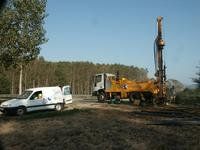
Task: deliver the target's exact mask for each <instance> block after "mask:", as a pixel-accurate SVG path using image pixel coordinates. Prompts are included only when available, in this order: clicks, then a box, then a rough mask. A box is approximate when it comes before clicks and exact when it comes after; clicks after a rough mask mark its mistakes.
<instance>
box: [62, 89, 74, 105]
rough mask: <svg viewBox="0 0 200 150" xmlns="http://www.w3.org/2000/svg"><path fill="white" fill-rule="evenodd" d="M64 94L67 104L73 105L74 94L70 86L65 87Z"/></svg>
mask: <svg viewBox="0 0 200 150" xmlns="http://www.w3.org/2000/svg"><path fill="white" fill-rule="evenodd" d="M62 94H63V99H64V102H65V104H68V103H72V92H71V87H70V86H63V88H62Z"/></svg>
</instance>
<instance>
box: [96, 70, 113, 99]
mask: <svg viewBox="0 0 200 150" xmlns="http://www.w3.org/2000/svg"><path fill="white" fill-rule="evenodd" d="M115 78H116V77H115V75H114V74H110V73H100V74H96V75H95V76H94V85H93V92H92V95H93V96H97V95H98V94H99V92H101V91H104V90H106V89H108V88H110V86H111V82H110V79H115Z"/></svg>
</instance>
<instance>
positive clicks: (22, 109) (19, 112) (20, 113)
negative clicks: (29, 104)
mask: <svg viewBox="0 0 200 150" xmlns="http://www.w3.org/2000/svg"><path fill="white" fill-rule="evenodd" d="M25 113H26V109H25V108H24V107H19V108H17V115H18V116H22V115H24V114H25Z"/></svg>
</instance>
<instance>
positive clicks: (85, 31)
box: [40, 0, 200, 84]
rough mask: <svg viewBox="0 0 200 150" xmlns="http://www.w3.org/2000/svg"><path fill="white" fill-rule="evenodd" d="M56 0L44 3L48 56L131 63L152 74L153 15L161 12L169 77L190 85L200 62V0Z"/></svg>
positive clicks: (154, 35) (56, 58) (61, 59)
mask: <svg viewBox="0 0 200 150" xmlns="http://www.w3.org/2000/svg"><path fill="white" fill-rule="evenodd" d="M58 1H59V2H58ZM58 1H55V0H48V3H47V13H48V14H49V15H48V17H47V18H46V20H45V29H46V31H47V34H46V36H47V38H48V39H49V41H48V42H47V43H46V44H44V45H42V50H41V54H40V55H41V56H44V58H45V59H46V60H49V61H90V62H93V63H106V64H107V63H109V64H114V63H118V64H124V65H133V66H137V67H143V68H147V69H148V70H149V74H148V76H149V77H153V76H154V72H155V71H154V57H153V42H154V39H155V37H156V34H157V27H156V18H157V16H163V17H164V20H163V38H164V40H165V41H166V46H165V48H164V55H165V62H166V65H167V78H173V79H177V80H179V81H181V82H182V83H184V84H192V81H191V78H192V77H195V73H196V72H197V68H196V67H195V66H197V65H198V64H199V63H200V1H199V0H58Z"/></svg>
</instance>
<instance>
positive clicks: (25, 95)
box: [17, 91, 33, 99]
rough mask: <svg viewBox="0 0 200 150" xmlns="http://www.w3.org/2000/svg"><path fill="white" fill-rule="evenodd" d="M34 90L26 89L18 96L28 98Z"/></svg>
mask: <svg viewBox="0 0 200 150" xmlns="http://www.w3.org/2000/svg"><path fill="white" fill-rule="evenodd" d="M32 92H33V91H24V92H23V93H22V94H21V95H19V96H17V98H18V99H26V98H28V97H29V96H30V95H31V93H32Z"/></svg>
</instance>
